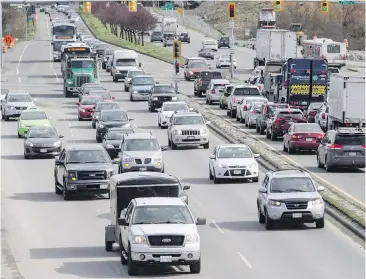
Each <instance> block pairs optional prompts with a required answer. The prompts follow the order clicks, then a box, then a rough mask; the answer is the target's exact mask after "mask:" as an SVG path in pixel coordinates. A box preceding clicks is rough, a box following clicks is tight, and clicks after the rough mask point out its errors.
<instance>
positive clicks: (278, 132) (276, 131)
mask: <svg viewBox="0 0 366 279" xmlns="http://www.w3.org/2000/svg"><path fill="white" fill-rule="evenodd" d="M287 131H288V128H287V129H285V128H283V129H282V128H281V129H277V128H276V129H273V130H272V132H273V134H274V135H276V136H279V137H282V136H283V135H284V134H286V133H287Z"/></svg>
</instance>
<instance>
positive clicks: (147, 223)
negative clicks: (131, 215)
mask: <svg viewBox="0 0 366 279" xmlns="http://www.w3.org/2000/svg"><path fill="white" fill-rule="evenodd" d="M133 224H134V225H145V224H146V225H149V224H156V223H155V222H137V223H133Z"/></svg>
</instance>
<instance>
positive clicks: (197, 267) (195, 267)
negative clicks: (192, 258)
mask: <svg viewBox="0 0 366 279" xmlns="http://www.w3.org/2000/svg"><path fill="white" fill-rule="evenodd" d="M189 270H190V271H191V273H194V274H198V273H200V272H201V258H200V259H199V260H198V261H197V262H195V263H194V264H191V265H190V266H189Z"/></svg>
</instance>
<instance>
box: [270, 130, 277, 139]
mask: <svg viewBox="0 0 366 279" xmlns="http://www.w3.org/2000/svg"><path fill="white" fill-rule="evenodd" d="M276 140H277V136H276V134H275V133H273V131H272V133H271V141H276Z"/></svg>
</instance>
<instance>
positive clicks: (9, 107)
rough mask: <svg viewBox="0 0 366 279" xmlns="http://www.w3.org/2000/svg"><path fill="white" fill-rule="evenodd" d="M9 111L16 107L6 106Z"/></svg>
mask: <svg viewBox="0 0 366 279" xmlns="http://www.w3.org/2000/svg"><path fill="white" fill-rule="evenodd" d="M6 107H7V108H8V109H15V107H13V106H9V105H8V106H6Z"/></svg>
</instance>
